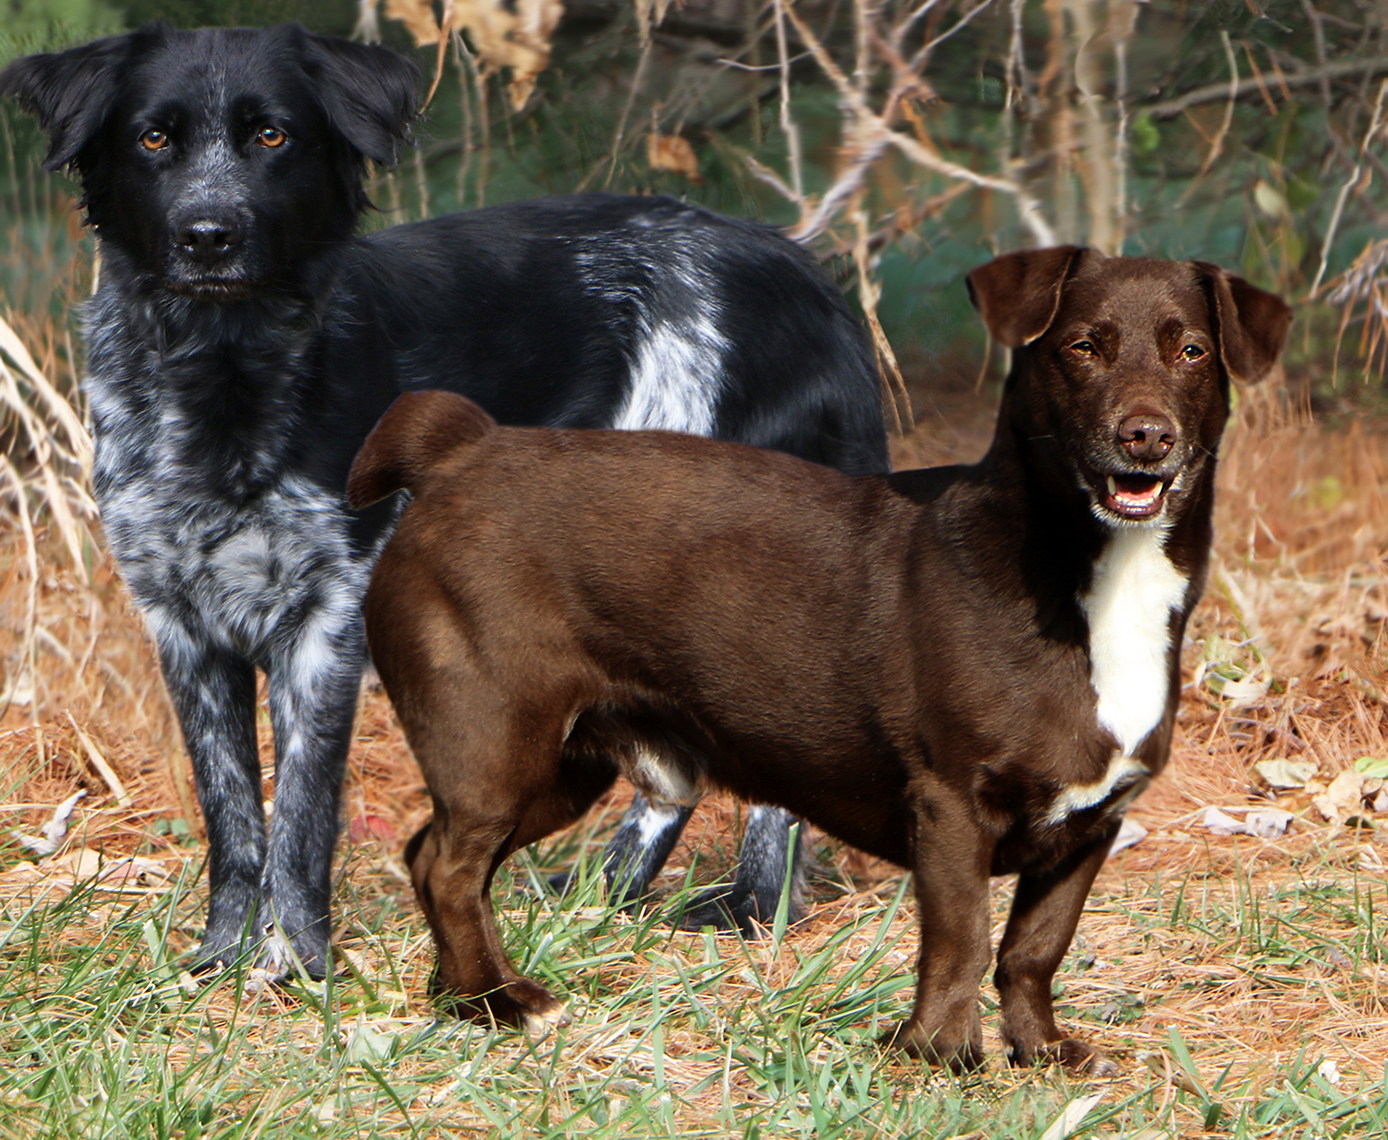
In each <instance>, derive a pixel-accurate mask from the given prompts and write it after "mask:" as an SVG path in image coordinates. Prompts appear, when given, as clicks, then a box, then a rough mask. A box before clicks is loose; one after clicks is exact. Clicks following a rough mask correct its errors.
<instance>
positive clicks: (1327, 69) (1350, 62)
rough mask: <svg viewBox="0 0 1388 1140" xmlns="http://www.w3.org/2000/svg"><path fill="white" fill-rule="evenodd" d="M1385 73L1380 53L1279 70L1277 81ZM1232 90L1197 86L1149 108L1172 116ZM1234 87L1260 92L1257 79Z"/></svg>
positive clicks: (1301, 82)
mask: <svg viewBox="0 0 1388 1140" xmlns="http://www.w3.org/2000/svg"><path fill="white" fill-rule="evenodd" d="M1385 72H1388V56H1377V57H1376V58H1374V59H1341V60H1336V61H1335V62H1334V63H1327V64H1326V65H1325V66H1324V67H1308V68H1305V69H1303V70H1300V71H1293V72H1290V73H1289V72H1286V71H1282V70H1281V69H1279V71H1278V80H1279V82H1280V83H1281V84H1282V85H1283V86H1284V87H1307V86H1311V85H1313V84H1319V83H1321V81H1322V80H1326V79H1348V78H1349V77H1351V76H1358V75H1370V76H1372V75H1381V74H1383V73H1385ZM1230 90H1231V85H1230V84H1228V83H1211V84H1209V85H1208V86H1206V87H1197V88H1195V90H1193V91H1187V92H1186V93H1185V94H1184V95H1179V96H1177V97H1176V98H1175V99H1167V100H1165V101H1164V102H1161V103H1154V104H1152V106H1150V107H1148V108H1147V114H1148V115H1150V116H1151V117H1152V118H1154V119H1173V118H1175V117H1176V116H1177V115H1179V114H1180V113H1181V112H1182V111H1184V110H1186V109H1187V108H1188V107H1194V106H1195V105H1196V104H1198V103H1210V102H1213V101H1214V100H1216V99H1227V98H1228V97H1229V94H1230ZM1232 90H1233V93H1234V97H1235V98H1238V99H1242V98H1244V97H1245V96H1248V95H1254V94H1258V93H1259V87H1258V80H1257V79H1256V78H1253V79H1241V80H1239V81H1238V82H1237V83H1235V84H1233V85H1232Z"/></svg>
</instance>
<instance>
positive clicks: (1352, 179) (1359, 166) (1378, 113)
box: [1306, 79, 1388, 299]
mask: <svg viewBox="0 0 1388 1140" xmlns="http://www.w3.org/2000/svg"><path fill="white" fill-rule="evenodd" d="M1385 94H1388V79H1385V80H1384V81H1383V82H1382V83H1380V84H1379V85H1378V99H1377V101H1376V102H1375V103H1374V114H1373V119H1372V120H1371V121H1370V123H1369V129H1368V130H1367V131H1365V132H1364V141H1363V142H1361V143H1360V144H1359V161H1358V162H1356V163H1355V164H1354V169H1353V170H1351V171H1350V175H1349V177H1348V178H1346V179H1345V184H1344V185H1343V186H1341V187H1340V193H1339V194H1338V195H1337V196H1336V198H1335V209H1334V211H1332V213H1331V215H1330V224H1329V225H1328V226H1327V227H1326V230H1325V240H1324V241H1323V242H1321V263H1320V267H1319V268H1318V269H1317V270H1316V279H1315V280H1314V281H1312V282H1311V289H1310V292H1308V293H1307V294H1306V296H1307V298H1308V299H1310V298H1313V297H1315V295H1316V292H1317V291H1318V290H1319V289H1320V287H1321V281H1322V280H1323V279H1324V277H1325V270H1326V265H1327V263H1328V262H1329V261H1330V247H1331V245H1332V244H1333V243H1334V241H1335V231H1336V230H1338V229H1339V228H1340V215H1341V214H1342V213H1343V212H1344V208H1345V201H1346V200H1347V199H1348V198H1349V192H1350V191H1351V190H1352V189H1354V187H1355V186H1356V185H1357V184H1358V182H1359V179H1360V177H1361V175H1362V173H1363V169H1364V155H1365V154H1366V153H1367V152H1368V149H1369V143H1370V141H1372V139H1373V137H1374V135H1375V134H1377V133H1378V127H1379V123H1380V122H1382V119H1383V98H1384V95H1385Z"/></svg>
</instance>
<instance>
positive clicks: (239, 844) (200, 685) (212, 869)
mask: <svg viewBox="0 0 1388 1140" xmlns="http://www.w3.org/2000/svg"><path fill="white" fill-rule="evenodd" d="M155 616H156V620H154V621H153V622H152V623H151V624H152V626H153V628H154V630H155V636H156V640H157V642H158V646H159V661H160V665H161V667H162V670H163V674H164V684H165V686H166V687H167V688H168V691H169V696H170V697H171V698H172V700H173V705H174V711H175V712H176V713H177V714H178V721H179V725H180V727H181V728H182V730H183V740H184V743H185V745H186V746H187V749H188V755H189V757H190V758H191V760H192V764H193V778H194V781H195V782H196V785H197V792H198V803H199V804H200V805H201V806H202V814H203V818H204V820H205V821H206V825H207V847H208V857H207V862H208V878H209V881H210V887H211V892H210V894H211V897H210V901H209V904H208V913H207V931H206V933H205V934H204V935H203V940H202V945H201V947H199V949H198V952H197V954H196V955H195V957H194V959H193V964H192V967H191V968H192V969H193V970H194V971H195V972H198V971H205V970H210V969H214V968H215V967H216V966H217V965H218V964H219V963H220V964H221V965H230V964H231V963H232V962H234V961H235V960H236V959H237V958H239V957H240V956H241V953H242V940H243V938H244V937H245V936H246V934H247V933H248V932H249V931H251V929H252V927H253V924H254V921H255V914H256V903H257V899H258V897H259V893H260V879H261V874H262V871H263V869H264V866H265V812H264V808H263V807H262V801H261V789H260V759H259V755H258V752H257V748H256V737H255V669H254V667H253V666H252V665H251V664H250V662H248V661H246V660H245V659H244V658H242V657H240V656H239V655H237V654H235V653H232V652H230V651H229V650H226V649H222V648H220V647H217V646H214V645H211V644H209V643H208V642H207V641H206V640H204V639H202V638H201V637H199V636H198V635H197V634H196V633H193V632H191V631H189V630H187V629H185V628H183V627H182V626H178V625H175V624H173V623H171V622H168V621H159V620H157V615H155Z"/></svg>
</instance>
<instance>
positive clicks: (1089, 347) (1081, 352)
mask: <svg viewBox="0 0 1388 1140" xmlns="http://www.w3.org/2000/svg"><path fill="white" fill-rule="evenodd" d="M1070 351H1071V352H1073V353H1074V354H1075V355H1076V356H1098V355H1099V350H1098V349H1097V348H1095V347H1094V342H1093V341H1092V340H1077V341H1075V343H1074V344H1072V345H1071V346H1070Z"/></svg>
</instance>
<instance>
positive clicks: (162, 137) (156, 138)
mask: <svg viewBox="0 0 1388 1140" xmlns="http://www.w3.org/2000/svg"><path fill="white" fill-rule="evenodd" d="M140 145H141V146H142V147H144V148H145V150H164V149H165V148H166V147H167V146H168V145H169V136H168V135H166V134H165V133H164V132H163V131H146V132H145V133H144V134H142V135H141V136H140Z"/></svg>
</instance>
